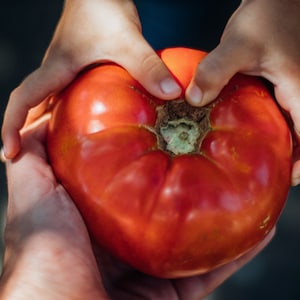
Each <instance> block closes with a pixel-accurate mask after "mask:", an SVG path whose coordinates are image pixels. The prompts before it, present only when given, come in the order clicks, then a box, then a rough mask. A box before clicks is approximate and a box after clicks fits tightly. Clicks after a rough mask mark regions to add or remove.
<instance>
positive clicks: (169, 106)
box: [155, 99, 210, 155]
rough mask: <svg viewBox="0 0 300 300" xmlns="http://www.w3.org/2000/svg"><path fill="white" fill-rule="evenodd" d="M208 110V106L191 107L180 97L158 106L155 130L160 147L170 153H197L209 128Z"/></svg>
mask: <svg viewBox="0 0 300 300" xmlns="http://www.w3.org/2000/svg"><path fill="white" fill-rule="evenodd" d="M209 112H210V108H209V107H205V108H201V107H193V106H191V105H189V104H188V103H187V102H186V101H185V100H182V99H181V100H174V101H168V102H166V104H165V105H162V106H159V107H158V109H157V122H156V125H155V130H156V134H157V136H158V137H159V145H160V148H162V149H163V150H165V151H168V152H170V153H171V154H172V155H180V154H188V153H199V149H200V145H201V141H202V140H203V138H204V136H205V135H206V133H207V132H208V131H209V130H210V122H209Z"/></svg>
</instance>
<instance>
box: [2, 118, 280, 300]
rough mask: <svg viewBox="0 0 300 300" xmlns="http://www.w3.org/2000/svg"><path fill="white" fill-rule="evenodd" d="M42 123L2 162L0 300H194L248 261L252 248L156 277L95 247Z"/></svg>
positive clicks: (263, 245) (267, 240) (268, 238)
mask: <svg viewBox="0 0 300 300" xmlns="http://www.w3.org/2000/svg"><path fill="white" fill-rule="evenodd" d="M46 128H47V120H44V121H43V122H39V123H34V124H32V125H31V126H30V127H28V128H27V129H26V131H25V132H24V133H23V137H22V150H21V152H20V154H19V155H18V157H17V158H16V159H14V160H11V161H7V178H8V193H9V201H8V209H7V225H6V229H5V245H6V248H5V255H4V266H3V274H2V277H1V280H0V299H1V300H6V299H16V300H18V299H32V300H35V299H40V298H41V295H43V296H42V297H43V299H45V300H52V299H53V300H72V299H93V300H94V299H95V300H96V299H99V300H109V299H110V300H119V299H123V300H132V299H147V300H156V299H161V300H164V299H165V300H179V299H185V300H194V299H197V300H198V299H202V298H204V297H205V296H206V295H208V294H209V293H211V292H212V291H213V290H214V289H215V288H217V286H219V285H220V284H221V283H222V282H223V281H224V280H225V279H226V278H228V277H229V276H230V275H231V274H232V273H234V272H235V271H236V270H237V269H239V268H240V267H241V266H242V265H244V264H245V263H246V262H248V261H249V260H251V259H252V258H253V257H254V256H255V255H256V254H257V253H258V252H259V251H261V250H262V249H263V248H264V247H265V246H266V244H267V243H268V242H269V241H270V239H271V238H272V236H273V234H274V230H273V231H272V232H271V234H269V235H268V236H267V237H266V239H265V240H264V241H263V242H262V243H261V244H260V245H259V246H258V247H256V248H255V249H254V250H252V251H251V252H249V253H248V254H246V255H244V256H243V257H241V258H239V259H238V260H236V261H234V262H232V263H229V264H228V265H225V266H222V267H220V268H219V269H217V270H215V271H212V272H211V273H207V274H204V275H199V276H194V277H189V278H181V279H173V280H167V279H159V278H154V277H151V276H149V275H146V274H143V273H140V272H138V271H136V270H134V269H132V268H130V267H129V266H127V265H125V264H123V263H121V262H120V261H117V260H116V259H115V258H113V257H111V256H110V255H109V254H108V253H106V252H105V251H104V250H103V249H101V248H99V247H95V248H94V251H93V249H92V243H91V240H90V238H89V235H88V233H87V230H86V227H85V225H84V222H83V220H82V218H81V216H80V214H79V212H78V211H77V209H76V207H75V205H74V203H73V202H72V200H71V199H70V197H69V195H68V194H67V193H66V191H65V190H64V188H63V187H62V186H61V185H60V184H59V183H58V182H57V181H56V179H55V177H54V175H53V173H52V169H51V167H50V166H49V165H48V163H47V155H46V153H45V149H44V143H45V135H46Z"/></svg>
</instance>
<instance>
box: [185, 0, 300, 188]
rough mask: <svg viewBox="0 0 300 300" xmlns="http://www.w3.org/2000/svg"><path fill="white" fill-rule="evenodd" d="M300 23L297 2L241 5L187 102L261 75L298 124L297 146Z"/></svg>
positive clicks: (254, 0) (298, 155)
mask: <svg viewBox="0 0 300 300" xmlns="http://www.w3.org/2000/svg"><path fill="white" fill-rule="evenodd" d="M299 19H300V1H299V0H296V1H294V0H288V1H282V0H244V1H242V3H241V5H240V7H239V8H238V9H237V11H236V12H235V13H234V14H233V16H232V17H231V19H230V20H229V22H228V24H227V26H226V28H225V30H224V33H223V36H222V39H221V42H220V44H219V45H218V46H217V47H216V49H214V50H213V51H212V52H211V53H210V54H209V55H208V56H207V57H206V59H204V60H203V61H202V62H201V64H199V66H198V69H197V72H196V73H195V76H194V80H193V81H192V82H191V84H190V86H189V88H188V90H187V93H186V97H187V100H188V101H189V102H190V103H191V104H193V105H205V104H207V103H208V102H210V101H212V100H213V99H215V98H216V96H217V95H218V93H219V92H220V90H221V89H222V88H223V87H224V85H226V83H227V82H228V81H229V80H230V78H231V77H232V76H233V75H234V74H235V73H237V72H241V73H245V74H250V75H259V76H262V77H264V78H266V79H267V80H269V81H270V82H271V83H272V84H273V85H274V88H275V95H276V98H277V100H278V103H279V105H280V106H281V107H282V108H283V110H285V111H287V112H288V113H289V114H290V116H291V119H292V121H293V123H294V130H295V143H296V144H297V143H299V141H300V56H299V49H300V27H299ZM197 87H198V88H200V90H199V89H198V88H197ZM291 183H292V185H297V184H299V183H300V151H299V146H298V147H295V162H294V166H293V172H292V182H291Z"/></svg>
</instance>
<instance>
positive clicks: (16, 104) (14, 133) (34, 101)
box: [2, 63, 74, 158]
mask: <svg viewBox="0 0 300 300" xmlns="http://www.w3.org/2000/svg"><path fill="white" fill-rule="evenodd" d="M57 74H60V76H57ZM73 77H74V73H73V72H70V71H69V70H68V69H67V68H65V69H62V67H61V66H60V64H59V63H56V64H52V65H49V66H48V65H43V66H41V67H40V68H39V69H37V70H36V71H34V72H33V73H31V74H30V75H29V76H28V77H26V78H25V80H24V81H23V82H22V83H21V84H20V86H18V87H17V88H16V89H15V90H14V91H13V92H12V93H11V95H10V98H9V101H8V105H7V108H6V111H5V115H4V121H3V126H2V140H3V144H4V152H5V156H6V157H7V158H14V157H15V156H16V155H17V153H18V152H19V150H20V146H21V145H20V132H19V131H20V130H21V128H22V127H23V125H24V124H25V120H26V117H27V115H28V111H29V110H30V109H31V108H32V107H34V106H36V105H38V104H39V103H41V102H42V100H43V99H45V98H46V97H47V96H48V95H49V94H51V93H53V92H55V91H57V90H59V89H60V88H62V87H64V86H65V85H66V84H67V83H68V82H70V81H71V80H72V78H73Z"/></svg>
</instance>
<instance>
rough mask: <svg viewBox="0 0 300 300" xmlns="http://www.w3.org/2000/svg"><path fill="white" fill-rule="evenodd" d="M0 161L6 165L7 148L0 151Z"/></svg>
mask: <svg viewBox="0 0 300 300" xmlns="http://www.w3.org/2000/svg"><path fill="white" fill-rule="evenodd" d="M0 160H1V161H2V162H3V163H5V162H6V156H5V148H4V147H3V148H1V150H0Z"/></svg>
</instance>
